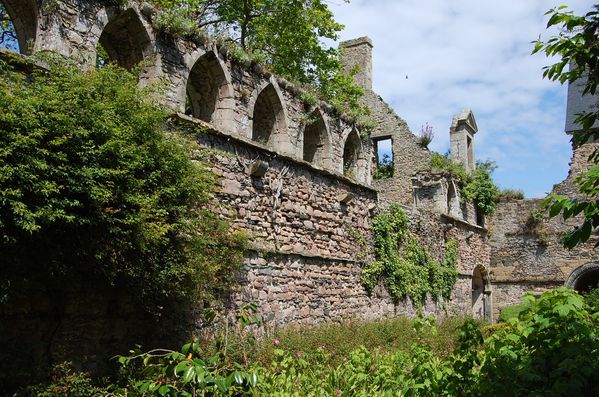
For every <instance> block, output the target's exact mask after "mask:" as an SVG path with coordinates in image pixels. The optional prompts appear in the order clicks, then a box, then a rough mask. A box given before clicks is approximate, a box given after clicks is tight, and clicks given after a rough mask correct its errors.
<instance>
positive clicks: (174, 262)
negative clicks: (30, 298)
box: [0, 58, 245, 314]
mask: <svg viewBox="0 0 599 397" xmlns="http://www.w3.org/2000/svg"><path fill="white" fill-rule="evenodd" d="M45 61H46V63H48V64H50V65H51V68H50V69H49V70H35V71H34V72H33V74H32V75H31V76H23V75H21V74H19V73H15V72H12V71H11V70H10V69H9V68H8V66H7V65H4V64H0V70H1V76H2V78H1V79H0V147H2V150H1V151H0V170H1V172H0V232H1V234H2V240H1V241H0V255H1V256H2V258H3V266H2V267H1V269H0V279H1V280H2V281H1V287H2V293H3V294H2V295H3V296H4V297H5V298H7V299H10V296H11V293H12V292H13V291H24V290H26V289H27V287H26V285H25V284H26V283H39V285H44V286H46V287H47V288H52V287H51V286H54V288H55V289H56V290H61V289H64V286H65V285H68V284H70V283H75V284H76V283H78V282H81V280H87V279H94V280H98V279H99V280H105V281H106V282H108V283H116V284H118V285H120V286H123V287H127V288H129V290H130V291H131V294H132V296H137V297H138V298H140V300H141V301H142V302H143V303H145V304H147V305H149V306H152V307H153V309H154V312H155V313H156V311H157V310H158V307H159V304H158V302H160V301H161V300H164V299H167V298H173V299H179V298H181V299H185V300H193V301H198V300H202V301H204V300H206V301H210V300H212V299H216V298H219V297H221V296H222V295H224V294H227V293H228V291H229V289H230V288H231V286H232V285H233V284H234V280H235V279H234V277H235V272H236V269H237V267H238V266H239V264H240V262H241V258H242V250H243V246H244V244H245V237H243V236H242V235H239V234H231V233H230V232H229V227H228V223H227V222H225V221H223V220H221V219H219V217H218V216H217V215H216V214H214V213H213V212H211V211H210V210H209V209H208V208H209V207H210V206H211V205H212V198H211V192H212V191H213V189H214V182H215V178H214V176H213V174H212V173H211V172H210V171H209V169H208V168H207V167H206V166H205V165H203V164H201V163H199V162H193V161H192V160H191V155H190V153H191V151H192V150H195V149H196V146H195V144H192V143H191V142H190V141H188V140H186V139H184V138H183V137H181V136H179V135H178V134H176V133H174V132H172V133H169V132H167V131H166V124H165V120H166V113H165V112H164V111H163V110H162V109H160V108H158V107H157V106H155V105H154V103H152V102H151V98H154V97H155V96H154V93H153V92H152V91H151V90H150V89H147V88H146V89H144V88H140V87H138V79H137V76H136V75H134V74H132V73H130V72H128V71H126V70H123V69H120V68H117V67H114V66H112V65H105V66H104V67H103V68H101V69H97V70H91V71H89V72H86V73H81V72H79V71H78V70H77V69H76V68H75V67H73V66H70V65H68V64H65V63H64V62H63V61H58V60H57V59H54V58H48V59H45ZM78 280H79V281H78ZM156 314H159V313H156Z"/></svg>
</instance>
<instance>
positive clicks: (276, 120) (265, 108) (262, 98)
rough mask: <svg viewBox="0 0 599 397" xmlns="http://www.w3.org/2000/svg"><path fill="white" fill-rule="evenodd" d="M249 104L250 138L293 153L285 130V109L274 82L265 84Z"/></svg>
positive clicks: (281, 96)
mask: <svg viewBox="0 0 599 397" xmlns="http://www.w3.org/2000/svg"><path fill="white" fill-rule="evenodd" d="M254 98H255V99H254V101H253V103H251V104H250V109H249V111H250V115H251V117H252V119H251V123H250V133H251V139H252V140H253V141H255V142H259V143H262V144H264V145H269V146H272V147H274V148H275V149H279V150H281V151H282V152H284V153H287V154H289V153H293V148H292V145H291V143H290V141H289V135H288V131H287V109H286V108H285V102H284V101H283V95H282V94H281V91H280V90H279V88H278V86H277V85H276V83H274V82H271V83H268V84H267V85H265V86H264V87H263V88H262V89H261V90H260V91H259V93H258V95H257V96H254Z"/></svg>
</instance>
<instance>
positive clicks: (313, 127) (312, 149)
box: [302, 109, 331, 168]
mask: <svg viewBox="0 0 599 397" xmlns="http://www.w3.org/2000/svg"><path fill="white" fill-rule="evenodd" d="M302 148H303V153H302V159H303V160H304V161H307V162H309V163H312V164H315V165H319V166H322V167H325V168H326V167H329V166H330V162H331V138H330V134H329V126H328V123H327V120H326V119H325V117H324V115H323V113H322V112H321V111H320V110H319V109H316V110H315V111H314V112H312V114H311V115H310V121H309V123H308V124H307V125H306V127H305V128H304V134H303V145H302Z"/></svg>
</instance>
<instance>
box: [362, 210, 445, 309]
mask: <svg viewBox="0 0 599 397" xmlns="http://www.w3.org/2000/svg"><path fill="white" fill-rule="evenodd" d="M372 223H373V227H374V250H375V255H376V261H374V262H371V263H369V264H367V265H366V266H365V267H364V268H363V269H362V283H363V284H364V286H365V287H366V288H367V289H368V290H369V291H372V290H374V288H375V287H376V286H377V285H378V283H379V281H380V280H381V279H382V280H384V282H385V286H386V287H387V290H388V291H389V293H390V294H391V296H392V297H393V299H395V300H400V299H403V298H405V297H408V298H411V299H412V300H413V301H414V302H416V303H421V302H423V301H424V300H425V298H426V296H427V295H430V296H432V297H433V298H439V297H442V298H444V299H449V297H450V295H451V291H452V289H453V285H454V284H455V282H456V280H457V270H456V261H457V243H456V241H455V240H448V241H447V243H446V245H445V253H444V258H443V261H442V262H439V261H437V260H436V259H435V258H433V257H432V256H431V254H430V253H429V252H428V250H427V249H426V248H425V247H423V246H422V245H421V244H420V243H419V241H418V238H417V237H416V236H415V235H414V234H413V233H412V232H410V230H409V221H408V217H407V216H406V214H405V212H404V211H403V210H402V209H401V207H400V206H399V205H397V204H393V205H391V207H390V208H389V209H388V210H387V211H384V212H382V213H381V214H379V215H377V216H376V217H375V218H374V219H373V222H372Z"/></svg>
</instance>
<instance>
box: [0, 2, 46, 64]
mask: <svg viewBox="0 0 599 397" xmlns="http://www.w3.org/2000/svg"><path fill="white" fill-rule="evenodd" d="M1 2H2V4H3V5H4V7H5V9H6V12H7V13H8V16H9V17H10V20H11V21H12V24H13V26H14V28H15V33H16V35H17V42H18V45H19V51H20V52H21V53H22V54H28V55H29V54H31V53H33V49H34V46H35V39H36V37H37V20H38V12H39V8H38V2H37V1H36V0H1Z"/></svg>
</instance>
